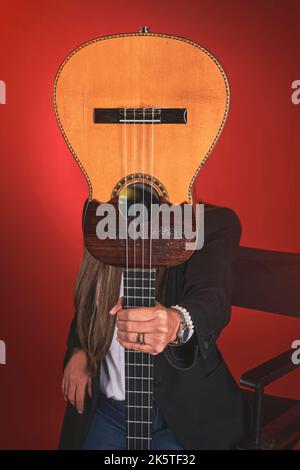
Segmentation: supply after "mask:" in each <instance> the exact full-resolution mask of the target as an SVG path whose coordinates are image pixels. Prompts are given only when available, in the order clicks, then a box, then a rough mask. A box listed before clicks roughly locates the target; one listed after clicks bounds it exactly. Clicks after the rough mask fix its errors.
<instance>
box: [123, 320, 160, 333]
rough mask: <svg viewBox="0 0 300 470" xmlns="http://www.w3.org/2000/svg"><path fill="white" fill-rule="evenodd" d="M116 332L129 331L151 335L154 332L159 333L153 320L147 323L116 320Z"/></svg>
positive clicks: (157, 326) (155, 321) (157, 325)
mask: <svg viewBox="0 0 300 470" xmlns="http://www.w3.org/2000/svg"><path fill="white" fill-rule="evenodd" d="M116 326H117V328H118V331H129V332H135V333H138V332H140V331H142V332H143V333H151V332H154V331H160V328H159V324H158V322H157V320H156V318H154V319H153V320H148V321H126V320H117V325H116Z"/></svg>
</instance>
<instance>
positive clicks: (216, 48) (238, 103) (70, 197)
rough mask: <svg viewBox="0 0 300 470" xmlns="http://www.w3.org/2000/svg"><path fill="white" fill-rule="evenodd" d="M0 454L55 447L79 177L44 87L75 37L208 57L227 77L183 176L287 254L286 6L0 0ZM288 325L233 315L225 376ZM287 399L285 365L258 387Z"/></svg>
mask: <svg viewBox="0 0 300 470" xmlns="http://www.w3.org/2000/svg"><path fill="white" fill-rule="evenodd" d="M0 5H1V6H0V15H1V28H0V79H1V80H4V81H5V82H6V85H7V104H6V105H3V106H2V105H1V106H0V136H1V141H0V150H1V187H0V189H1V201H2V210H1V249H2V255H1V319H0V339H2V340H4V341H5V342H6V344H7V364H6V365H1V366H0V448H3V449H5V448H6V449H17V448H27V449H30V448H31V449H32V448H33V449H34V448H35V449H39V448H55V447H56V444H57V439H58V434H59V428H60V424H61V419H62V415H63V410H64V401H63V398H62V396H61V393H60V381H61V361H62V357H63V354H64V350H65V340H66V335H67V330H68V326H69V323H70V320H71V317H72V314H73V311H72V291H73V284H74V279H75V276H76V272H77V269H78V266H79V262H80V257H81V252H82V237H81V210H82V206H83V202H84V200H85V199H86V197H87V195H88V188H87V184H86V182H85V179H84V177H83V175H82V174H81V172H80V170H79V168H78V167H77V165H76V164H75V162H74V160H73V159H72V157H71V155H70V153H69V151H68V149H67V147H66V145H65V144H64V141H63V139H62V136H61V134H60V131H59V129H58V126H57V124H56V120H55V116H54V112H53V105H52V87H53V81H54V77H55V74H56V71H57V69H58V67H59V65H60V63H61V62H62V60H63V59H64V58H65V56H66V55H67V54H68V53H69V52H70V51H71V50H73V49H74V48H75V47H76V46H77V45H79V44H81V43H83V42H86V41H87V40H89V39H91V38H94V37H98V36H103V35H107V34H112V33H119V32H131V31H137V30H138V28H139V26H141V25H148V26H150V28H151V30H152V31H153V32H163V33H169V34H175V35H178V36H184V37H187V38H189V39H192V40H194V41H196V42H198V43H200V44H201V45H203V46H204V47H206V48H208V49H209V50H210V51H211V52H212V53H214V54H215V55H216V56H217V58H218V59H219V60H220V61H221V63H222V64H223V66H224V68H225V70H226V72H227V74H228V76H229V80H230V84H231V91H232V101H231V111H230V114H229V119H228V121H227V124H226V127H225V130H224V132H223V135H222V137H221V139H220V141H219V143H218V144H217V147H216V148H215V150H214V152H213V155H212V156H211V157H210V159H209V160H208V162H207V164H206V166H205V168H204V169H203V170H202V172H201V174H200V176H199V177H198V180H197V192H198V195H199V196H201V198H203V199H204V200H206V201H209V202H211V203H215V204H220V205H226V206H229V207H231V208H233V209H234V210H235V211H236V212H237V213H238V215H239V217H240V219H241V221H242V225H243V236H242V244H243V245H246V246H251V247H256V248H265V249H270V250H278V251H288V252H300V236H299V235H300V224H299V220H298V210H297V209H298V200H299V189H298V187H297V185H298V180H299V169H300V162H299V155H298V148H299V147H298V139H299V123H300V105H299V106H295V105H293V104H292V103H291V98H290V96H291V93H292V90H291V83H292V81H293V80H296V79H300V70H299V66H300V65H299V64H300V62H299V55H300V53H299V43H300V30H299V17H300V6H299V2H298V1H297V0H295V1H293V0H288V1H287V0H281V1H280V0H277V1H276V0H273V1H272V0H264V1H263V2H262V1H260V0H252V1H248V0H226V1H224V0H215V1H214V2H212V1H211V0H204V1H201V0H198V1H193V0H185V1H169V0H160V1H152V2H149V1H144V0H138V1H135V0H134V1H132V0H131V1H130V2H128V1H121V0H118V1H111V2H104V1H102V0H72V1H71V0H62V1H58V0H55V1H54V0H53V1H52V2H48V1H46V0H40V1H37V0H30V1H28V0H27V1H16V0H14V1H11V0H10V1H1V3H0ZM299 326H300V325H299V319H288V318H284V317H281V316H279V315H273V314H268V315H262V314H261V313H259V312H253V311H248V310H245V309H237V308H234V309H233V315H232V321H231V324H230V326H229V327H227V328H226V330H225V331H224V333H223V334H222V338H221V340H220V342H219V343H220V346H221V349H222V351H223V353H224V355H225V358H226V359H227V361H228V363H229V365H230V367H231V369H232V371H233V373H234V375H235V377H236V378H237V379H238V377H239V375H240V374H241V372H242V371H244V370H246V369H247V368H249V367H251V366H254V365H255V364H257V363H258V362H259V361H262V360H265V359H267V358H270V357H271V356H272V355H274V354H277V353H279V352H281V351H283V350H286V349H288V348H289V347H290V345H291V343H292V341H293V340H294V339H299V338H300V328H299ZM271 390H272V391H273V392H274V393H276V394H283V395H285V396H290V397H294V398H297V399H299V398H300V383H299V372H297V371H296V372H294V373H292V374H291V375H290V376H289V377H288V378H286V379H284V380H282V381H280V382H278V383H277V384H276V385H274V386H273V387H272V389H271Z"/></svg>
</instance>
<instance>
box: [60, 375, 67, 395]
mask: <svg viewBox="0 0 300 470" xmlns="http://www.w3.org/2000/svg"><path fill="white" fill-rule="evenodd" d="M61 391H62V394H63V397H64V399H65V400H66V396H65V375H63V378H62V381H61Z"/></svg>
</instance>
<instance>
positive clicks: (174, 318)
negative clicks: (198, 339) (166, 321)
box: [168, 308, 180, 343]
mask: <svg viewBox="0 0 300 470" xmlns="http://www.w3.org/2000/svg"><path fill="white" fill-rule="evenodd" d="M168 310H169V316H170V318H171V336H170V341H169V342H170V343H172V342H173V341H175V340H176V338H177V334H178V331H179V329H180V315H179V313H178V311H176V310H175V309H172V308H169V309H168Z"/></svg>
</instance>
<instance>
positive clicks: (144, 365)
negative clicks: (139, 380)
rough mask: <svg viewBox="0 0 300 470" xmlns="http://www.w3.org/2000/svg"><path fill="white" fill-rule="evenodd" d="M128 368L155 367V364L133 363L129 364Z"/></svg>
mask: <svg viewBox="0 0 300 470" xmlns="http://www.w3.org/2000/svg"><path fill="white" fill-rule="evenodd" d="M126 366H137V367H153V366H154V364H137V363H135V362H134V363H132V362H127V363H126Z"/></svg>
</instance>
